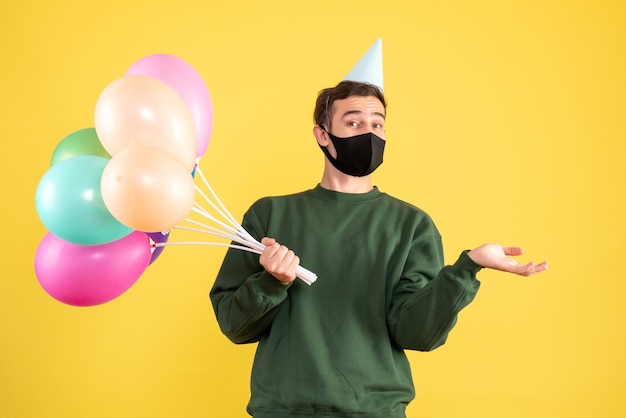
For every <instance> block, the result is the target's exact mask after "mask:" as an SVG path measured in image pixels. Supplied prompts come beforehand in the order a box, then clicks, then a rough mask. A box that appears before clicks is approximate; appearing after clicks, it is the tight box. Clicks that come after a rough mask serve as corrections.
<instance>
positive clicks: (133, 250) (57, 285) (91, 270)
mask: <svg viewBox="0 0 626 418" xmlns="http://www.w3.org/2000/svg"><path fill="white" fill-rule="evenodd" d="M150 257H151V250H150V239H149V237H148V236H147V235H146V234H145V233H143V232H138V231H135V232H132V233H131V234H130V235H127V236H125V237H124V238H121V239H119V240H117V241H113V242H111V243H108V244H102V245H78V244H73V243H70V242H67V241H63V240H62V239H60V238H58V237H56V236H55V235H53V234H52V233H50V232H49V233H47V234H46V235H45V236H44V237H43V239H42V240H41V243H40V244H39V247H38V248H37V252H36V254H35V272H36V274H37V279H38V280H39V284H40V285H41V287H43V289H44V290H45V291H46V292H47V293H48V294H49V295H50V296H52V297H53V298H54V299H56V300H58V301H60V302H63V303H65V304H68V305H74V306H93V305H99V304H102V303H105V302H109V301H110V300H113V299H115V298H116V297H118V296H120V295H121V294H123V293H124V292H126V291H127V290H128V289H129V288H130V287H131V286H132V285H133V284H134V283H135V282H136V281H137V279H138V278H139V276H141V274H142V273H143V272H144V270H145V269H146V267H147V266H148V264H149V262H150Z"/></svg>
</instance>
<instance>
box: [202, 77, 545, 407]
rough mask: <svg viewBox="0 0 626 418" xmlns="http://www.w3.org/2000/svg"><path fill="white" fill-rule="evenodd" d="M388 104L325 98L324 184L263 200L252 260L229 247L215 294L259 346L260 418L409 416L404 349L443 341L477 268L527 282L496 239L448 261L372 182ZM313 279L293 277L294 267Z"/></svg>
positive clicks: (256, 400)
mask: <svg viewBox="0 0 626 418" xmlns="http://www.w3.org/2000/svg"><path fill="white" fill-rule="evenodd" d="M385 112H386V102H385V98H384V96H383V93H382V91H381V90H380V89H379V88H378V87H376V86H373V85H371V84H367V83H358V82H352V81H343V82H341V83H339V84H338V85H337V86H336V87H334V88H330V89H325V90H322V91H321V92H320V94H319V96H318V98H317V102H316V106H315V113H314V118H315V123H316V125H315V126H314V128H313V134H314V136H315V138H316V140H317V143H318V144H319V146H320V148H321V149H322V151H323V152H324V154H325V167H324V173H323V175H322V180H321V182H320V184H319V185H317V186H316V187H315V188H313V189H311V190H307V191H304V192H302V193H298V194H294V195H289V196H282V197H269V198H264V199H260V200H259V201H257V202H256V203H255V204H254V205H253V206H252V207H251V208H250V209H249V211H248V212H247V213H246V215H245V216H244V220H243V227H244V228H245V229H246V230H247V231H248V232H249V233H251V234H252V235H253V236H255V237H256V238H257V239H261V238H262V242H263V243H264V244H265V245H266V249H265V251H264V252H263V254H262V255H261V256H260V257H259V256H257V255H254V254H250V253H248V252H245V251H238V250H229V251H228V253H227V255H226V257H225V259H224V263H223V265H222V268H221V269H220V272H219V274H218V277H217V280H216V282H215V284H214V287H213V289H212V291H211V300H212V303H213V307H214V309H215V313H216V316H217V320H218V322H219V325H220V327H221V329H222V331H223V332H224V334H225V335H226V336H228V338H230V339H231V340H232V341H233V342H235V343H252V342H258V348H257V352H256V357H255V360H254V365H253V369H252V379H251V399H250V402H249V404H248V412H249V413H250V414H251V415H253V416H254V417H257V418H266V417H272V418H276V417H299V416H301V417H351V416H354V417H363V416H367V417H381V418H382V417H384V418H395V417H404V416H405V408H406V405H407V404H408V403H409V402H410V401H411V400H412V399H413V397H414V394H415V393H414V387H413V382H412V377H411V370H410V367H409V362H408V360H407V358H406V356H405V353H404V350H405V349H412V350H421V351H429V350H433V349H435V348H437V347H439V346H440V345H442V344H443V343H444V342H445V341H446V338H447V336H448V333H449V331H450V330H451V329H452V327H453V326H454V324H455V322H456V318H457V314H458V313H459V311H460V310H461V309H462V308H464V307H465V306H467V304H469V303H470V302H471V301H472V299H473V298H474V296H475V294H476V292H477V291H478V288H479V282H478V281H477V280H476V273H477V272H478V271H479V270H480V269H481V268H483V267H488V268H494V269H498V270H502V271H508V272H512V273H517V274H521V275H530V274H533V273H536V272H539V271H542V270H544V269H545V268H547V264H546V263H542V264H538V265H535V264H533V263H529V264H526V265H521V264H519V263H517V262H516V261H515V260H513V259H512V258H509V257H508V256H510V255H519V254H521V249H519V248H507V247H503V246H500V245H496V244H488V245H484V246H481V247H479V248H477V249H474V250H472V251H465V252H463V253H462V254H461V255H460V257H459V259H458V260H457V261H456V262H455V263H454V264H453V265H450V266H446V267H444V266H443V250H442V245H441V237H440V235H439V233H438V231H437V229H436V227H435V225H434V224H433V222H432V220H431V219H430V217H429V216H428V215H427V214H426V213H424V212H423V211H421V210H420V209H418V208H416V207H414V206H412V205H410V204H408V203H405V202H403V201H400V200H398V199H395V198H393V197H391V196H389V195H387V194H384V193H382V192H380V191H379V190H378V188H377V187H375V186H373V184H372V179H371V173H372V172H373V171H374V170H375V169H376V168H377V167H378V166H379V165H380V164H381V163H382V156H383V151H384V145H385V130H384V127H385V114H386V113H385ZM291 249H294V250H295V251H297V252H298V254H299V255H300V256H302V258H303V259H305V260H306V266H307V268H309V269H310V270H311V271H314V272H315V273H317V275H318V280H317V281H316V282H315V283H314V284H313V285H311V286H307V285H306V284H305V283H303V282H301V281H299V280H298V281H296V280H295V279H296V267H297V266H298V265H299V262H300V258H299V257H298V256H297V255H295V253H294V252H293V251H292V250H291Z"/></svg>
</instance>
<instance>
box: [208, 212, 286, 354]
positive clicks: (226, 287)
mask: <svg viewBox="0 0 626 418" xmlns="http://www.w3.org/2000/svg"><path fill="white" fill-rule="evenodd" d="M243 226H244V228H245V229H246V230H247V231H248V232H250V233H253V230H254V227H253V226H252V224H250V223H249V222H247V221H246V218H245V217H244V224H243ZM258 260H259V256H258V255H256V254H253V253H250V252H248V251H244V250H238V249H229V250H228V252H227V253H226V256H225V258H224V261H223V263H222V266H221V268H220V270H219V272H218V275H217V278H216V280H215V283H214V285H213V287H212V289H211V292H210V298H211V303H212V304H213V310H214V311H215V315H216V317H217V322H218V324H219V326H220V329H221V330H222V332H223V333H224V335H226V336H227V337H228V338H229V339H230V340H231V341H233V342H234V343H237V344H244V343H251V342H256V341H258V340H259V339H260V338H261V336H262V335H263V333H264V332H265V331H266V330H267V329H268V327H269V326H270V324H271V323H272V321H273V319H274V317H275V316H276V312H277V310H278V309H279V306H280V304H281V303H282V302H283V301H284V300H285V299H286V298H287V290H288V288H289V287H290V286H289V285H284V284H282V283H280V282H279V281H278V280H276V279H275V278H274V277H273V276H272V275H271V274H269V273H267V272H266V271H265V270H264V269H263V267H262V266H261V265H260V264H259V261H258Z"/></svg>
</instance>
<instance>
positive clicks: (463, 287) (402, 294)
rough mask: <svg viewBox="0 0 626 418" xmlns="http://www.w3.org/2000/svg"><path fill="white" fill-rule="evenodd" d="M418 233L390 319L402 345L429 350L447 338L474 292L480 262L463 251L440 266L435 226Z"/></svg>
mask: <svg viewBox="0 0 626 418" xmlns="http://www.w3.org/2000/svg"><path fill="white" fill-rule="evenodd" d="M419 236H420V238H419V239H418V240H417V242H416V243H415V244H414V246H413V248H412V251H411V254H410V255H409V257H408V260H407V262H406V266H405V268H404V274H403V277H402V278H401V279H400V281H399V282H398V283H397V285H396V286H395V288H394V290H393V296H392V301H391V306H390V308H389V310H388V314H387V324H388V327H389V332H390V335H391V338H392V340H393V341H394V342H395V343H396V345H398V346H399V347H401V348H404V349H412V350H419V351H431V350H434V349H435V348H437V347H439V346H441V345H443V344H444V343H445V342H446V339H447V337H448V333H449V332H450V331H451V330H452V328H453V327H454V325H455V324H456V320H457V316H458V313H459V312H460V311H461V310H462V309H463V308H464V307H466V306H467V305H468V304H469V303H470V302H471V301H472V300H473V299H474V297H475V296H476V293H477V292H478V288H479V287H480V282H479V281H478V280H477V279H476V274H477V273H478V271H480V270H481V267H480V266H479V265H478V264H476V263H475V262H474V261H473V260H472V259H471V258H470V257H469V256H468V255H467V251H464V252H463V253H461V255H460V257H459V258H458V260H457V261H456V262H455V263H454V264H452V265H448V266H445V267H443V268H442V266H443V262H442V260H443V249H442V245H441V238H440V237H439V234H438V233H437V232H436V229H435V228H434V225H432V231H431V232H430V233H427V234H419Z"/></svg>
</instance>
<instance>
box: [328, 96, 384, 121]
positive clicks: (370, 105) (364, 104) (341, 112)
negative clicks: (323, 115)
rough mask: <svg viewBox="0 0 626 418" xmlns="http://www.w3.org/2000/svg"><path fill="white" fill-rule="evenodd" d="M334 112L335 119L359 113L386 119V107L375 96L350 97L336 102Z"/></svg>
mask: <svg viewBox="0 0 626 418" xmlns="http://www.w3.org/2000/svg"><path fill="white" fill-rule="evenodd" d="M332 111H333V118H335V117H339V118H343V117H344V116H346V115H350V114H357V113H361V114H364V115H377V116H382V117H383V118H384V117H385V106H383V104H382V102H381V101H380V100H378V98H376V97H374V96H350V97H347V98H345V99H339V100H335V102H334V103H333V109H332Z"/></svg>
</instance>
